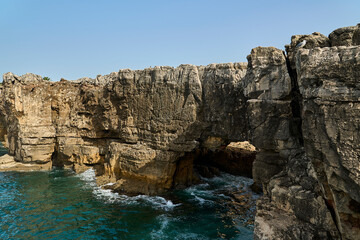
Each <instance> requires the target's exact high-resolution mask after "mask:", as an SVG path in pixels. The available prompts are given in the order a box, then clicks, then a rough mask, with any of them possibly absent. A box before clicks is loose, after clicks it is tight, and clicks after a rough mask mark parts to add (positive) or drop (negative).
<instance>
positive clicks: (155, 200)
mask: <svg viewBox="0 0 360 240" xmlns="http://www.w3.org/2000/svg"><path fill="white" fill-rule="evenodd" d="M77 177H79V178H80V179H81V180H83V181H84V182H85V183H86V184H85V186H86V187H91V188H92V190H93V194H94V195H95V196H96V197H97V198H99V199H102V200H104V201H105V202H108V203H114V202H119V203H121V204H125V205H136V204H147V205H150V206H152V207H153V208H156V209H162V210H166V211H170V210H172V209H173V208H174V207H176V206H179V205H181V204H174V203H173V202H172V201H171V200H167V199H165V198H163V197H160V196H147V195H138V196H126V195H120V194H118V193H116V192H113V191H112V190H110V189H104V188H102V187H99V186H97V184H96V178H95V171H94V169H88V170H86V171H85V172H83V173H80V174H78V175H77ZM113 184H114V183H108V184H106V185H113Z"/></svg>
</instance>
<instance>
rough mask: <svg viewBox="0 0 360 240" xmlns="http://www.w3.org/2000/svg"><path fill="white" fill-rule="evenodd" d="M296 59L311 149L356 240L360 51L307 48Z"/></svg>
mask: <svg viewBox="0 0 360 240" xmlns="http://www.w3.org/2000/svg"><path fill="white" fill-rule="evenodd" d="M296 57H297V71H298V81H299V88H300V92H301V93H302V95H303V97H304V100H303V111H302V114H303V134H304V143H305V150H306V153H307V155H308V156H309V158H310V159H311V161H312V163H313V165H314V167H315V171H316V173H317V176H318V179H319V182H320V184H321V187H322V191H323V194H324V197H325V199H326V201H327V202H328V204H329V206H330V207H331V208H332V209H333V210H334V212H335V214H336V221H337V225H338V227H339V229H340V232H341V233H342V236H343V237H344V238H345V239H354V236H360V228H359V222H360V208H359V207H358V206H360V191H359V190H360V189H359V186H360V148H359V146H360V145H359V143H360V133H359V127H360V111H359V109H360V91H359V90H360V85H359V81H358V79H359V77H360V47H332V48H315V49H309V50H308V49H304V50H300V51H299V53H298V55H297V56H296ZM319 59H321V61H319Z"/></svg>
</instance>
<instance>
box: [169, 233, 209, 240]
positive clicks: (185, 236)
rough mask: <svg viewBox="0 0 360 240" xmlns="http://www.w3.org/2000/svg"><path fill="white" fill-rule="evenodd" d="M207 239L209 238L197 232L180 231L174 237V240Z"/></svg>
mask: <svg viewBox="0 0 360 240" xmlns="http://www.w3.org/2000/svg"><path fill="white" fill-rule="evenodd" d="M195 239H196V240H208V239H209V238H207V237H205V236H203V235H200V234H197V233H180V234H178V235H177V236H176V237H175V240H195Z"/></svg>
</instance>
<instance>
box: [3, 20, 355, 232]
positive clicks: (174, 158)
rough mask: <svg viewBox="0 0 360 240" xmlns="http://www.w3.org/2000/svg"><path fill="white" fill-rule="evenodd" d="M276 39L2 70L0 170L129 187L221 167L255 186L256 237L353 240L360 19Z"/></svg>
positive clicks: (176, 184)
mask: <svg viewBox="0 0 360 240" xmlns="http://www.w3.org/2000/svg"><path fill="white" fill-rule="evenodd" d="M303 40H306V44H305V46H303V47H301V48H299V47H297V44H298V43H299V42H301V41H303ZM285 49H286V52H284V51H282V50H280V49H276V48H274V47H257V48H254V49H252V50H251V53H250V55H248V57H247V59H248V62H247V63H225V64H210V65H208V66H194V65H189V64H188V65H180V66H179V67H177V68H173V67H154V68H147V69H144V70H135V71H133V70H129V69H124V70H120V71H119V72H113V73H111V74H109V75H105V76H101V75H98V76H97V77H96V78H95V79H91V78H82V79H79V80H76V81H67V80H64V79H62V80H61V81H59V82H49V81H46V80H44V79H43V78H42V77H41V76H39V75H35V74H25V75H23V76H17V75H15V74H13V73H6V74H4V75H3V85H2V86H1V87H0V140H1V142H3V144H4V146H5V147H7V148H8V149H9V155H10V156H12V157H10V156H6V157H2V158H0V169H1V171H5V170H30V169H31V170H41V169H49V168H51V167H64V168H72V169H74V170H76V171H83V170H84V169H87V168H89V167H92V168H94V169H95V170H96V175H97V181H98V182H99V184H100V185H104V184H106V183H113V184H112V185H111V188H112V189H113V190H114V191H118V192H125V193H129V194H138V193H141V194H158V193H163V192H166V191H168V190H171V189H174V188H181V187H186V186H190V185H192V184H194V183H197V182H198V181H199V177H198V174H199V173H202V174H212V173H214V171H216V169H221V170H223V171H227V172H230V173H231V172H232V173H236V174H242V175H247V176H249V177H252V178H253V179H254V188H260V189H262V191H263V193H264V195H263V196H262V197H261V198H260V199H259V200H258V202H257V213H256V218H255V231H254V236H255V239H359V238H360V237H359V236H360V81H359V79H360V25H357V26H353V27H345V28H340V29H337V30H335V31H333V32H332V33H331V34H330V35H329V37H326V36H324V35H322V34H320V33H313V34H311V35H295V36H292V38H291V43H290V44H289V45H287V46H285ZM245 141H248V142H245ZM253 146H254V147H255V148H256V149H254V148H253ZM12 159H13V160H12ZM26 166H28V167H29V168H28V169H27V167H26ZM30 166H31V167H30ZM214 169H215V170H214Z"/></svg>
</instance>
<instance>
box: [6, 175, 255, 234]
mask: <svg viewBox="0 0 360 240" xmlns="http://www.w3.org/2000/svg"><path fill="white" fill-rule="evenodd" d="M94 175H95V174H94V171H93V170H88V171H86V172H84V173H82V174H75V173H74V172H72V171H69V170H52V171H50V172H28V173H15V172H5V173H0V239H252V237H253V233H252V231H253V229H252V221H253V217H254V216H253V215H254V210H255V206H254V204H255V199H256V198H257V196H256V195H254V194H252V193H251V192H249V190H248V186H249V185H250V184H251V180H250V179H247V178H243V177H235V176H232V175H228V174H222V175H221V176H219V177H215V178H213V179H204V183H203V184H200V185H196V186H192V187H190V188H187V189H185V190H181V191H175V192H173V193H171V194H169V195H166V196H161V197H160V196H144V195H139V196H135V197H127V196H123V195H119V194H116V193H113V192H111V191H110V190H103V189H101V188H99V187H97V186H96V184H95V178H94ZM234 192H236V196H237V197H238V199H242V200H241V201H242V202H241V201H240V203H238V204H235V208H234V206H233V204H232V202H233V201H232V199H233V198H231V197H230V196H231V194H230V193H234ZM232 196H234V194H233V195H232ZM239 213H240V214H239Z"/></svg>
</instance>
